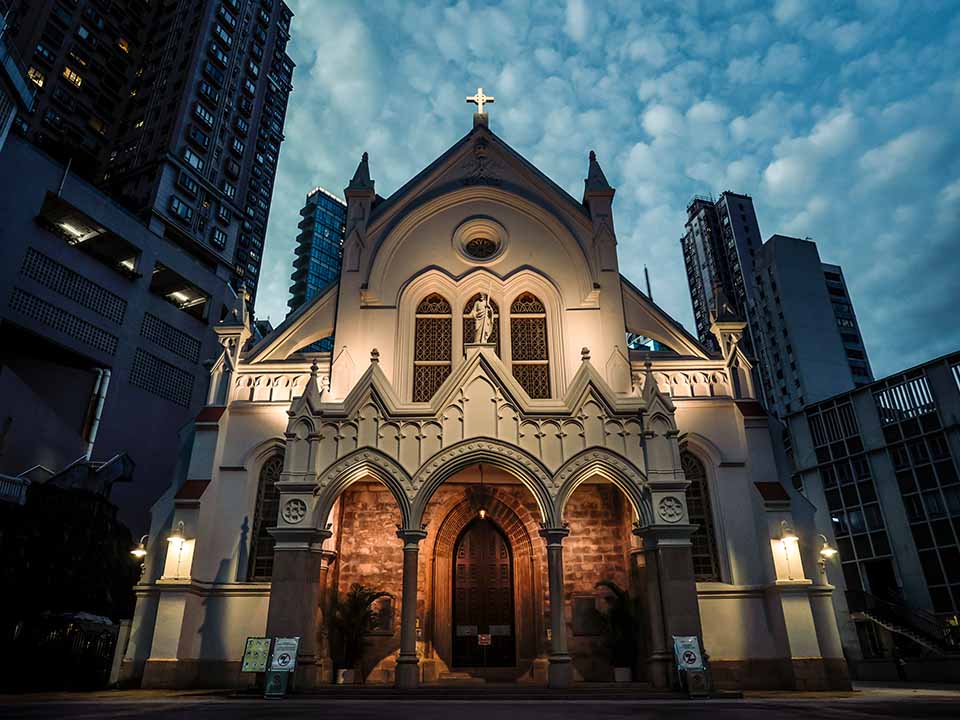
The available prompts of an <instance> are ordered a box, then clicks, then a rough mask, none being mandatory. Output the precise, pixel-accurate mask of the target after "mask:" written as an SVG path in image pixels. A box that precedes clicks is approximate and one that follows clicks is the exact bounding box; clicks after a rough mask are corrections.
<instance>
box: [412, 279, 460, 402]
mask: <svg viewBox="0 0 960 720" xmlns="http://www.w3.org/2000/svg"><path fill="white" fill-rule="evenodd" d="M452 359H453V310H452V308H451V307H450V303H449V302H447V299H446V298H445V297H443V296H442V295H440V294H439V293H431V294H430V295H427V297H425V298H424V299H423V300H421V301H420V304H419V305H418V306H417V313H416V324H415V329H414V343H413V400H414V402H427V401H429V400H430V398H432V397H433V395H434V393H436V392H437V389H438V388H439V387H440V385H442V384H443V381H444V380H446V379H447V376H449V375H450V369H451V362H452Z"/></svg>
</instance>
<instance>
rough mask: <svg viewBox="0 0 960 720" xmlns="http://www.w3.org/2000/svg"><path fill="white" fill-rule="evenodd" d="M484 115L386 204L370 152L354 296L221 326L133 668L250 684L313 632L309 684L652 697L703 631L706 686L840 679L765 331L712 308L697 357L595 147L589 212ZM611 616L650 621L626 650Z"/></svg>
mask: <svg viewBox="0 0 960 720" xmlns="http://www.w3.org/2000/svg"><path fill="white" fill-rule="evenodd" d="M478 95H482V93H478ZM480 101H481V102H480V103H478V105H479V108H478V109H480V112H478V113H476V114H474V124H473V128H472V129H471V131H470V132H469V133H468V134H467V135H466V136H464V137H463V138H461V139H460V140H459V141H458V142H457V143H456V144H454V145H453V146H452V147H450V148H449V149H448V150H447V151H446V152H445V153H443V155H441V156H440V157H439V158H437V159H436V160H434V161H433V162H432V163H431V164H430V165H428V166H427V167H426V168H425V169H424V170H423V171H421V172H420V173H419V174H418V175H416V176H415V177H413V178H412V179H411V180H410V181H409V182H407V183H406V184H405V185H404V186H403V187H401V188H400V189H399V190H398V191H397V192H395V193H394V194H392V195H391V196H389V197H387V198H383V197H380V196H379V195H378V194H377V193H376V192H375V190H374V181H373V180H372V179H371V176H370V169H369V166H368V158H367V155H366V154H364V156H363V159H362V160H361V161H360V164H359V167H358V168H357V170H356V173H355V174H354V176H353V178H352V180H351V181H350V183H349V185H348V186H347V188H346V190H345V193H346V199H347V208H348V209H347V228H346V239H345V241H344V246H343V266H342V270H341V274H340V278H339V281H338V282H337V283H334V284H332V285H330V286H329V287H328V288H327V289H326V291H325V292H323V293H322V294H321V295H319V296H318V297H316V298H315V299H314V300H313V301H312V302H309V303H307V304H305V305H304V306H303V307H301V308H300V309H299V310H297V311H296V312H294V313H293V314H291V316H290V317H288V318H287V319H286V320H285V321H284V322H283V324H282V325H280V326H279V327H278V328H276V330H274V331H273V332H272V333H270V334H269V335H267V336H266V337H264V338H262V339H258V340H255V339H254V336H253V333H252V328H251V321H250V318H249V317H248V315H247V310H246V305H245V302H244V301H243V299H239V300H238V302H237V306H236V307H235V308H234V309H233V310H232V312H231V313H230V314H229V315H228V317H227V318H226V319H225V320H224V321H223V322H221V323H220V325H219V326H218V327H217V332H218V335H219V337H220V340H221V343H222V346H223V353H222V355H221V356H220V358H219V359H218V360H217V362H216V363H215V365H214V366H213V368H212V370H211V384H210V392H209V397H208V402H207V405H206V406H205V407H204V408H203V409H202V410H201V411H200V413H199V415H198V416H197V418H196V422H195V424H194V438H193V448H192V453H191V456H190V460H189V467H188V468H187V470H186V473H185V477H183V478H179V479H178V480H176V481H175V482H174V483H173V485H172V486H171V488H170V489H169V491H168V492H167V493H166V494H165V495H164V496H163V497H161V498H160V500H158V501H157V503H156V505H155V506H154V507H153V511H152V518H153V520H152V522H153V525H152V528H151V537H150V539H151V543H150V545H149V547H150V548H151V553H150V555H149V556H148V561H147V564H146V567H145V573H144V576H143V580H142V581H141V583H140V584H139V585H138V586H137V588H136V591H137V597H138V600H137V609H136V615H135V617H134V622H133V627H132V632H131V639H130V643H129V648H128V651H127V654H126V657H125V659H124V664H123V672H124V675H125V676H126V677H127V678H130V679H139V681H140V682H141V683H142V685H143V686H144V687H189V686H202V687H224V686H243V685H245V684H248V682H249V680H248V679H247V678H245V677H244V676H243V675H242V674H241V657H242V656H243V653H244V643H245V640H246V638H248V637H263V636H283V637H287V636H297V637H299V638H300V645H299V652H298V655H297V670H296V676H295V683H296V685H297V686H298V687H301V688H303V687H312V686H317V685H321V684H324V683H329V682H332V681H334V680H335V678H336V676H337V672H336V671H337V670H340V669H344V668H345V666H346V669H349V670H354V671H356V672H357V673H358V674H359V676H360V678H361V679H362V681H364V682H366V683H389V684H396V685H397V686H398V687H402V688H408V687H415V686H417V685H418V684H430V683H441V684H442V683H444V682H454V681H456V680H457V679H463V680H468V681H470V682H480V681H483V680H488V681H493V680H496V681H501V682H517V683H528V684H531V685H549V686H550V687H566V686H568V685H570V684H572V683H580V682H607V681H612V680H613V679H614V677H615V676H617V677H619V678H623V677H625V676H626V677H632V679H633V680H634V681H637V682H644V683H647V684H648V685H649V686H651V687H655V688H660V687H670V686H671V685H673V684H675V683H676V678H677V673H676V671H675V668H676V663H677V661H676V659H675V657H674V650H673V638H674V637H675V636H683V637H688V638H689V637H694V638H696V639H697V640H698V642H699V644H700V646H701V647H702V650H703V655H704V659H705V661H706V662H705V669H704V673H705V674H706V676H707V677H708V679H707V680H706V681H705V682H709V683H712V685H713V686H715V687H719V688H785V689H786V688H797V689H825V688H841V687H848V686H849V680H848V676H847V669H846V664H845V661H844V659H843V653H842V650H841V644H840V637H839V633H838V629H837V621H836V617H835V614H834V607H833V600H832V590H833V588H832V586H830V585H829V584H828V582H827V580H826V576H825V573H824V569H823V565H822V563H819V562H818V559H819V557H818V553H819V550H820V548H819V547H818V546H817V545H816V539H817V536H816V532H815V530H814V529H813V521H812V508H810V507H809V506H808V504H807V503H806V501H804V500H803V499H802V497H800V496H799V495H797V494H795V493H794V491H793V490H792V488H791V489H788V488H786V487H785V486H784V485H782V484H781V483H780V482H779V481H778V479H777V470H776V466H775V461H774V453H773V447H772V444H771V441H770V437H769V431H768V422H767V417H766V414H765V412H764V410H763V407H762V406H761V405H760V404H759V403H758V402H757V400H756V396H755V390H754V387H753V385H752V380H751V367H750V363H749V360H748V359H747V358H746V357H745V356H744V355H743V353H742V352H741V351H740V349H739V347H738V341H739V339H740V336H741V334H742V332H743V329H744V324H743V323H741V322H739V321H738V320H737V319H736V318H733V317H727V316H721V317H715V318H714V325H713V331H714V334H715V335H716V336H717V339H718V343H719V346H720V348H721V351H720V352H719V353H715V352H711V351H709V350H707V349H705V348H704V347H703V346H702V345H701V344H700V343H699V342H698V341H697V340H696V339H695V338H693V337H692V336H691V335H690V334H689V333H687V332H686V331H685V330H684V329H683V328H682V327H681V326H680V325H679V324H678V323H677V322H675V321H674V320H672V319H671V318H670V317H668V316H667V315H666V314H665V313H664V312H663V311H662V310H661V309H660V308H659V307H657V306H656V305H655V304H654V303H653V302H652V301H651V300H650V298H649V297H648V296H647V295H646V294H644V293H643V292H642V291H640V290H639V289H638V288H637V287H636V286H634V285H633V284H632V283H631V282H630V281H629V280H628V279H627V278H625V277H623V276H622V275H621V274H620V271H619V266H618V257H617V236H616V231H615V228H614V220H613V199H614V192H615V191H614V188H612V187H611V186H610V185H609V184H608V182H607V180H606V178H605V177H604V174H603V171H602V170H601V168H600V165H599V162H598V160H597V158H596V156H595V155H594V153H592V152H591V153H590V155H589V160H588V165H587V178H586V180H585V187H584V192H583V198H582V200H577V199H575V198H573V197H571V196H570V195H568V194H567V193H565V192H564V191H563V190H562V189H560V188H559V187H558V186H557V185H556V184H555V183H553V182H552V181H551V180H550V179H549V178H547V177H546V176H545V175H543V174H542V173H541V172H540V171H539V170H537V168H535V167H534V166H533V165H532V164H530V163H529V162H528V161H527V160H526V159H525V158H523V157H522V156H521V155H519V154H518V153H517V152H516V151H514V150H513V149H512V148H511V147H510V146H509V145H507V144H506V143H505V142H504V141H503V140H502V139H501V138H499V137H498V136H497V135H496V134H494V133H493V132H492V131H491V130H490V128H489V122H488V116H487V114H486V112H484V111H483V106H482V102H484V101H486V102H489V101H490V99H489V98H486V97H481V98H480ZM328 337H332V338H333V339H334V349H333V351H332V352H315V351H314V350H313V349H312V348H314V347H316V346H314V345H313V343H315V342H316V341H318V340H320V339H322V338H328ZM637 338H641V339H642V340H644V341H645V342H646V344H645V345H644V344H638V343H637ZM168 539H169V540H170V542H167V540H168ZM358 584H359V585H362V586H363V587H364V588H365V589H369V590H373V591H381V592H383V593H387V594H386V595H384V596H382V597H380V598H379V599H377V600H376V602H375V603H374V604H373V606H372V608H371V609H372V611H373V618H374V622H372V623H370V627H368V628H367V632H366V634H365V637H364V639H363V642H362V643H361V644H360V645H359V655H358V656H357V657H350V655H351V653H349V652H345V651H344V647H342V646H344V642H343V637H342V635H344V629H343V627H342V626H341V625H338V618H339V619H340V620H341V621H342V620H343V618H342V617H341V616H342V615H343V612H344V611H343V608H344V607H347V606H348V604H349V602H350V601H351V599H355V596H356V594H357V593H356V590H357V588H356V586H357V585H358ZM351 593H352V594H351ZM618 603H619V605H618ZM614 607H619V608H620V610H621V611H622V610H623V609H624V608H626V615H627V616H629V620H630V622H629V623H627V624H626V625H624V624H620V625H614V627H613V630H614V632H613V633H611V632H609V630H610V623H616V622H621V623H622V617H621V619H620V621H617V619H616V618H615V617H613V613H612V612H611V610H612V608H614ZM622 615H623V613H622V612H621V616H622ZM338 628H339V629H338ZM624 628H626V629H624ZM618 632H619V636H618ZM611 636H617V637H619V640H615V641H611Z"/></svg>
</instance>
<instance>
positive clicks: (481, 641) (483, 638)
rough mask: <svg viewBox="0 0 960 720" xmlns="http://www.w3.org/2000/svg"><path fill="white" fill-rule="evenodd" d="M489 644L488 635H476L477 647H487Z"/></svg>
mask: <svg viewBox="0 0 960 720" xmlns="http://www.w3.org/2000/svg"><path fill="white" fill-rule="evenodd" d="M489 644H490V633H480V634H479V635H477V645H484V646H486V645H489Z"/></svg>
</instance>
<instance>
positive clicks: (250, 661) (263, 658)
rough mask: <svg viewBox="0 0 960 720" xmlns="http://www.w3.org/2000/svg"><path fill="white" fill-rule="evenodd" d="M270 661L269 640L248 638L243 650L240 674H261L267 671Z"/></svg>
mask: <svg viewBox="0 0 960 720" xmlns="http://www.w3.org/2000/svg"><path fill="white" fill-rule="evenodd" d="M269 659H270V638H265V637H248V638H247V644H246V646H245V647H244V649H243V664H242V666H241V668H240V672H245V673H247V672H252V673H261V672H266V671H267V661H268V660H269Z"/></svg>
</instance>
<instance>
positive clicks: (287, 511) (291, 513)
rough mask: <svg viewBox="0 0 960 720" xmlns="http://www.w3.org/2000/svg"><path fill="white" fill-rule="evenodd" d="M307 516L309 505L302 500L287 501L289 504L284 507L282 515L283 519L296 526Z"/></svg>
mask: <svg viewBox="0 0 960 720" xmlns="http://www.w3.org/2000/svg"><path fill="white" fill-rule="evenodd" d="M306 514H307V504H306V503H305V502H304V501H303V500H301V499H300V498H293V500H287V504H286V505H284V506H283V511H282V512H281V513H280V515H281V516H283V519H284V520H285V521H286V522H288V523H290V524H291V525H296V524H297V523H298V522H300V521H301V520H303V518H304V517H306Z"/></svg>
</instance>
